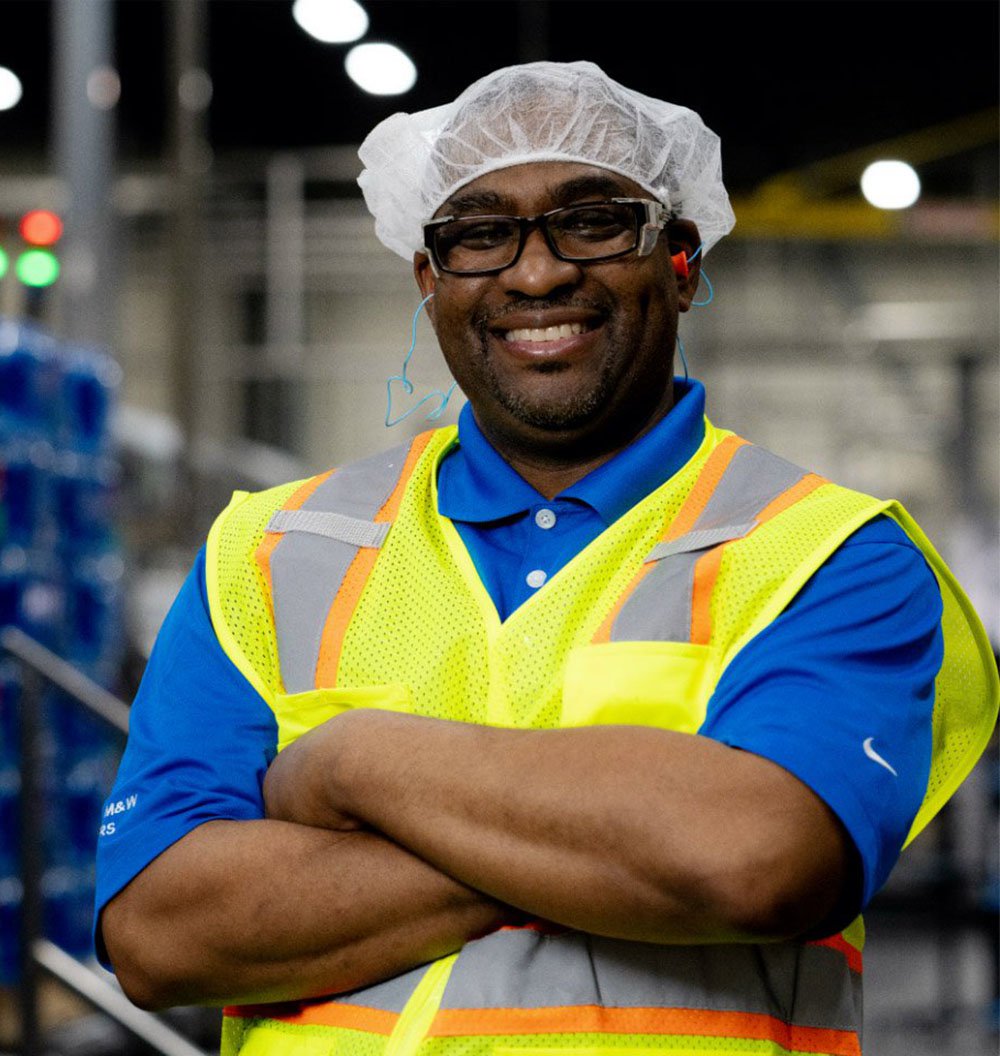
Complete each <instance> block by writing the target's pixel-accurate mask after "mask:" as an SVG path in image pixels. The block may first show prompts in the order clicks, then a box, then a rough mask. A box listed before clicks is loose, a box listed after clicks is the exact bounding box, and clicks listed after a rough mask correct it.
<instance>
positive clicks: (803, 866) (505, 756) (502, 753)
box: [266, 709, 857, 942]
mask: <svg viewBox="0 0 1000 1056" xmlns="http://www.w3.org/2000/svg"><path fill="white" fill-rule="evenodd" d="M293 752H294V753H295V754H294V755H293V754H292V753H293ZM279 764H280V769H279ZM273 770H274V775H273V777H274V782H275V783H274V785H273V786H271V784H270V782H271V780H272V778H271V776H269V777H268V786H267V787H266V792H267V795H268V808H269V810H276V811H278V810H280V811H290V812H291V816H294V817H297V818H302V817H308V818H309V824H313V825H320V826H322V827H326V828H332V829H340V828H344V827H346V826H350V825H357V824H359V823H363V824H364V825H366V826H369V827H371V828H372V829H374V830H375V831H377V832H379V833H382V834H384V835H385V836H387V837H388V838H390V839H392V840H393V841H395V842H397V843H399V844H400V845H402V846H404V847H406V848H408V849H409V850H410V851H411V852H413V853H414V854H416V855H418V856H419V857H421V858H423V859H424V860H426V861H428V862H430V863H432V864H433V865H434V866H435V867H437V868H438V869H440V870H441V871H442V872H444V873H447V874H448V875H450V876H452V877H454V878H455V879H456V880H458V881H460V882H461V883H464V884H467V885H468V886H470V887H472V888H475V889H477V890H480V891H482V892H484V893H486V894H488V895H490V896H492V897H494V898H496V899H498V900H499V901H502V902H506V903H509V904H510V905H513V906H516V907H518V908H519V909H521V910H523V911H524V912H526V913H528V914H529V915H532V916H537V917H542V918H545V919H548V920H552V921H555V922H557V923H559V924H563V925H565V926H567V927H572V928H578V929H580V930H584V931H590V932H593V933H596V934H602V935H608V936H612V937H617V938H627V939H639V940H643V941H649V942H726V941H759V940H762V939H780V938H789V937H793V936H795V935H799V934H802V933H803V932H805V931H808V930H810V929H812V928H814V927H816V926H818V925H820V924H821V923H823V922H829V921H830V919H831V914H837V913H840V912H842V910H841V909H840V906H841V903H843V904H845V905H849V903H850V902H851V901H852V897H851V896H853V890H854V886H855V884H856V881H857V876H856V869H857V866H856V863H855V859H854V853H855V852H854V851H853V846H852V844H851V842H850V839H849V837H848V836H847V835H846V833H845V832H844V830H843V828H842V827H841V825H840V823H839V822H838V821H837V819H836V818H835V817H834V815H833V814H832V813H831V812H830V811H829V809H828V808H827V807H826V806H825V804H823V803H822V802H821V801H820V800H819V799H818V797H817V796H815V794H814V793H813V792H811V791H810V790H809V789H808V788H807V787H806V786H805V785H803V784H802V783H801V782H799V781H798V779H797V778H795V777H793V776H792V775H791V774H789V773H788V772H787V771H785V770H783V769H782V768H781V767H779V766H776V765H775V764H773V763H771V762H769V761H768V760H765V759H762V758H760V757H758V756H755V755H752V754H750V753H748V752H741V751H739V750H737V749H732V748H729V747H727V746H725V745H722V744H719V743H717V742H715V741H712V740H709V739H707V738H704V737H698V736H691V735H687V734H679V733H674V732H671V731H666V730H657V729H649V728H640V727H632V726H604V727H589V728H584V729H572V730H510V729H497V728H492V727H483V726H475V725H469V724H465V723H459V722H447V721H443V720H438V719H427V718H420V717H416V716H412V715H402V714H398V713H394V712H387V711H379V710H374V709H361V710H356V711H352V712H347V713H345V714H344V715H341V716H338V717H336V718H334V719H331V720H330V721H328V722H327V723H325V724H324V725H323V726H321V727H318V728H317V729H315V730H313V731H311V732H309V733H308V734H306V735H304V736H303V737H302V738H301V739H300V741H299V742H297V743H296V745H294V746H293V747H291V748H288V749H286V750H285V752H284V753H282V757H281V758H279V759H278V761H277V762H276V763H275V764H273ZM292 787H294V788H295V792H294V793H290V792H289V789H291V788H292ZM290 796H291V797H292V798H293V799H294V805H293V806H292V807H289V806H288V803H289V802H290V801H291V800H290V798H289V797H290ZM286 816H287V815H286ZM845 896H846V897H845ZM837 922H838V923H839V924H840V925H841V926H843V924H844V923H846V920H838V921H837ZM831 930H833V929H832V928H831Z"/></svg>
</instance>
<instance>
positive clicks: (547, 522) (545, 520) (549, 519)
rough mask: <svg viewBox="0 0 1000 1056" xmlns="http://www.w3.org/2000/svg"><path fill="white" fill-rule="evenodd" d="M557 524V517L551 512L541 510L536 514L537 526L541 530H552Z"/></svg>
mask: <svg viewBox="0 0 1000 1056" xmlns="http://www.w3.org/2000/svg"><path fill="white" fill-rule="evenodd" d="M555 523H556V515H555V514H554V513H553V512H552V511H551V510H539V511H538V513H536V514H535V524H537V525H538V527H539V528H551V527H552V525H554V524H555Z"/></svg>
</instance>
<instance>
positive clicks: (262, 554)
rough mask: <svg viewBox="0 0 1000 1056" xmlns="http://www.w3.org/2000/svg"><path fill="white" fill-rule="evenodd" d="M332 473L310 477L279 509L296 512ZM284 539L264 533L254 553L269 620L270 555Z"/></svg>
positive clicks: (278, 534)
mask: <svg viewBox="0 0 1000 1056" xmlns="http://www.w3.org/2000/svg"><path fill="white" fill-rule="evenodd" d="M332 472H333V470H332V469H329V470H327V471H326V472H325V473H320V474H319V476H317V477H310V479H309V480H307V481H306V482H305V484H303V485H302V487H300V488H296V489H295V491H293V492H292V494H291V495H290V496H289V497H288V501H287V502H286V503H285V505H284V506H282V507H281V508H282V509H283V510H297V509H299V507H300V506H301V505H302V503H304V502H305V501H306V499H308V498H309V496H310V495H312V493H313V492H314V491H315V490H316V489H317V488H318V487H319V486H320V484H322V483H323V482H324V481H326V480H327V479H328V478H329V476H330V474H331V473H332ZM283 538H284V535H283V533H281V532H265V533H264V538H263V539H261V541H260V546H258V547H257V549H256V551H255V552H254V555H253V556H254V560H255V561H256V562H257V567H258V568H259V569H260V570H261V573H262V574H263V576H264V582H265V583H266V584H267V602H268V605H270V606H271V618H272V619H273V618H274V604H273V602H272V601H271V593H272V590H273V587H272V585H271V554H272V553H273V552H274V548H275V547H276V546H277V545H278V543H280V542H281V540H282V539H283Z"/></svg>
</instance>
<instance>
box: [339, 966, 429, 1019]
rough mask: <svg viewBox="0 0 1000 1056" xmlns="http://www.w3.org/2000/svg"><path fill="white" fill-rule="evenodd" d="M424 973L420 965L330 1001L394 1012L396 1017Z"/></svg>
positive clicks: (425, 968)
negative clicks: (382, 981)
mask: <svg viewBox="0 0 1000 1056" xmlns="http://www.w3.org/2000/svg"><path fill="white" fill-rule="evenodd" d="M426 971H427V965H425V964H422V965H420V967H419V968H412V969H411V970H410V971H408V972H404V973H403V974H402V975H396V976H393V977H392V978H391V979H386V981H385V982H384V983H376V984H375V985H374V986H366V987H365V988H364V989H363V990H351V991H349V992H348V993H346V994H338V995H337V997H335V998H332V999H331V1000H332V1001H334V1002H338V1003H341V1004H345V1005H360V1006H361V1007H362V1008H377V1009H379V1011H381V1012H395V1013H396V1014H397V1015H398V1014H399V1013H401V1012H402V1011H403V1009H404V1008H405V1007H406V1002H407V1001H409V1000H410V998H411V997H412V996H413V991H414V990H415V989H416V988H417V984H418V983H419V982H420V980H421V979H423V977H424V973H425V972H426Z"/></svg>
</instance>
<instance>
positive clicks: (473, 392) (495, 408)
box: [414, 162, 697, 461]
mask: <svg viewBox="0 0 1000 1056" xmlns="http://www.w3.org/2000/svg"><path fill="white" fill-rule="evenodd" d="M615 197H634V198H648V197H649V194H648V192H646V191H644V190H642V188H640V187H639V186H638V185H636V184H635V183H633V182H632V181H631V180H628V179H626V178H625V177H623V176H619V175H617V174H616V173H613V172H610V171H609V170H606V169H601V168H598V167H596V166H591V165H582V164H576V163H570V162H535V163H531V164H525V165H517V166H514V167H512V168H508V169H501V170H498V171H497V172H493V173H489V174H487V175H485V176H482V177H480V178H479V179H477V180H475V181H473V182H472V183H470V184H467V185H466V186H465V187H463V188H461V189H460V190H459V191H458V192H456V194H455V195H454V196H453V197H452V198H451V199H449V201H447V202H446V203H445V204H444V205H443V206H442V207H441V208H440V209H439V210H438V212H437V214H436V215H437V216H451V215H455V216H466V215H476V214H487V213H494V214H495V213H499V214H508V215H512V216H535V215H538V214H539V213H544V212H547V211H548V210H550V209H557V208H560V207H563V206H567V205H573V204H575V203H579V202H589V201H598V200H607V199H610V198H615ZM673 242H677V243H678V244H679V245H683V246H684V247H685V248H686V250H687V253H688V256H690V255H691V254H692V253H693V252H694V249H695V247H696V246H697V230H696V229H695V228H694V225H692V224H688V223H685V222H679V223H678V224H675V225H671V228H670V230H669V234H668V231H663V232H661V234H660V238H659V241H658V242H657V245H656V248H655V249H654V250H653V252H652V253H651V254H649V255H648V256H645V257H640V256H638V254H636V253H631V254H629V255H628V256H625V257H621V258H618V259H616V260H608V261H597V262H590V263H585V264H581V263H573V262H570V261H563V260H559V259H558V258H557V257H555V256H554V255H553V254H552V252H551V251H550V249H549V247H548V245H547V244H546V242H545V239H544V237H543V235H542V233H541V231H539V230H537V229H535V230H533V231H531V233H530V234H529V235H528V238H527V241H526V243H525V246H524V250H523V252H522V254H521V256H520V258H519V259H518V260H517V261H516V262H515V263H514V264H513V265H511V266H510V267H508V268H505V269H504V270H503V271H501V272H499V273H497V274H494V275H473V276H463V275H450V274H441V275H440V276H437V277H435V276H434V275H433V273H432V271H431V268H430V263H429V261H428V260H427V258H426V256H424V255H423V254H418V255H417V257H416V259H415V261H414V269H415V273H416V276H417V281H418V283H419V285H420V287H421V289H422V291H423V292H424V294H425V295H426V294H428V293H432V292H433V293H434V299H433V301H432V302H430V305H429V306H428V312H429V314H430V316H431V319H432V321H433V323H434V328H435V331H436V333H437V336H438V340H439V342H440V344H441V349H442V351H443V352H444V356H445V359H446V361H447V363H448V366H449V368H450V369H451V372H452V374H453V375H454V377H455V379H456V380H457V381H458V384H459V386H460V387H461V389H462V391H463V392H464V393H465V394H466V396H467V397H468V399H469V401H470V403H471V404H472V407H473V410H474V411H475V413H476V419H477V421H478V422H479V424H480V427H481V428H482V429H483V431H484V432H485V433H486V435H487V436H488V437H489V438H490V439H491V440H492V441H493V442H494V443H495V444H496V445H497V446H498V447H499V448H500V449H501V450H504V448H505V447H508V448H511V449H514V450H517V451H519V452H521V453H530V452H537V453H538V454H539V455H540V456H546V455H547V456H549V457H552V456H556V455H557V454H558V453H561V454H562V456H563V457H564V458H566V460H568V461H569V460H572V458H573V457H575V456H577V455H579V456H581V457H590V456H591V455H593V454H600V453H602V452H604V451H611V450H615V449H617V448H618V447H620V446H622V445H623V444H625V443H627V442H628V441H629V440H631V439H632V438H633V437H634V436H636V435H638V433H640V432H641V431H643V430H644V429H645V428H648V427H649V426H650V425H651V424H652V423H653V422H655V421H656V420H657V419H658V418H659V417H662V415H663V414H665V413H666V412H667V411H668V410H669V409H670V406H671V405H672V402H673V392H672V367H673V348H674V340H675V337H676V333H677V313H678V311H679V310H680V311H686V310H687V308H688V306H689V305H690V300H691V295H692V292H693V287H692V286H691V285H690V283H687V282H683V281H681V282H680V283H679V281H678V279H677V277H676V275H675V273H674V270H673V267H672V264H671V261H670V243H673ZM675 249H676V246H675ZM695 281H696V280H695ZM567 444H568V445H572V446H571V450H570V449H567V447H566V445H567Z"/></svg>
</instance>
